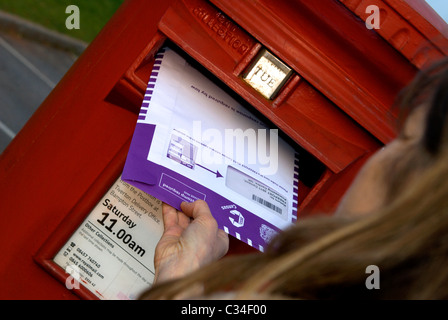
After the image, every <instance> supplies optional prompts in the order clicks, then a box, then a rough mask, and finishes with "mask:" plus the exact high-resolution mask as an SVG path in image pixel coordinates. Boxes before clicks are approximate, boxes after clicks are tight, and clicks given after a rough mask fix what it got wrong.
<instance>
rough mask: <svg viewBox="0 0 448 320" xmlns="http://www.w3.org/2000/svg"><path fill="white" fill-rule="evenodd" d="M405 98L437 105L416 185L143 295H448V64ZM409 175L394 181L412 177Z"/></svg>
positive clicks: (306, 224)
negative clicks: (372, 272) (371, 208)
mask: <svg viewBox="0 0 448 320" xmlns="http://www.w3.org/2000/svg"><path fill="white" fill-rule="evenodd" d="M400 101H401V103H402V104H404V105H406V106H413V105H416V106H417V105H421V104H422V103H423V104H424V103H426V104H428V103H429V111H428V113H427V114H428V116H427V122H426V127H425V133H424V136H423V138H422V140H421V141H420V142H419V143H418V145H416V146H415V150H416V152H414V153H413V154H414V156H419V154H421V155H424V156H425V157H426V158H427V159H429V160H428V161H425V163H426V168H424V170H422V171H421V174H419V176H418V177H419V178H418V181H414V180H413V183H407V184H402V185H400V188H399V192H397V190H395V192H394V197H393V198H392V199H390V201H389V202H388V203H387V205H385V206H384V207H383V208H382V209H380V210H378V212H375V213H374V214H371V215H368V216H365V217H361V218H350V219H349V218H343V217H337V216H330V217H328V216H322V217H313V218H307V219H303V220H301V221H299V222H298V223H297V224H296V225H294V226H292V227H291V228H289V229H288V230H285V231H284V232H282V233H280V234H279V235H278V236H277V237H276V238H275V239H274V240H273V241H272V242H271V243H270V245H269V247H268V249H267V250H266V252H265V253H263V254H250V255H241V256H234V257H227V258H224V259H222V260H221V261H218V262H215V263H212V264H210V265H209V266H207V267H205V268H202V269H200V270H198V271H197V272H194V273H192V274H190V275H188V276H186V277H184V278H182V279H179V280H173V281H169V282H166V283H162V284H160V285H155V286H154V287H153V288H151V289H150V290H149V291H148V292H146V293H145V294H143V295H142V298H150V299H154V298H155V299H157V298H161V299H172V298H176V297H185V294H186V293H187V292H189V290H191V288H196V287H197V286H198V285H200V288H201V295H202V296H203V297H205V296H209V295H212V294H215V293H217V292H228V291H231V292H235V296H234V297H235V298H252V297H254V296H258V295H262V296H263V297H284V298H298V299H334V298H352V299H353V298H354V299H367V298H386V299H387V298H392V299H446V298H448V289H447V288H448V268H447V265H448V139H447V129H446V127H447V126H446V122H447V113H448V60H444V61H442V62H440V63H439V64H437V65H435V66H434V67H433V68H431V69H429V70H427V72H425V73H421V74H420V75H419V76H418V77H416V79H415V81H414V82H413V83H411V84H410V85H409V87H408V88H407V90H405V91H404V93H403V94H402V95H401V96H400ZM429 163H430V164H429ZM403 168H405V169H403V170H401V172H400V173H399V174H396V175H395V177H394V179H396V180H397V179H401V178H402V177H403V176H405V175H406V174H407V173H409V172H408V170H412V166H411V165H408V166H404V167H403ZM397 185H399V184H397ZM370 265H375V266H377V267H378V269H379V271H380V288H379V289H378V290H376V289H372V290H369V289H368V288H367V287H366V279H367V277H368V276H369V274H367V273H366V268H367V267H368V266H370Z"/></svg>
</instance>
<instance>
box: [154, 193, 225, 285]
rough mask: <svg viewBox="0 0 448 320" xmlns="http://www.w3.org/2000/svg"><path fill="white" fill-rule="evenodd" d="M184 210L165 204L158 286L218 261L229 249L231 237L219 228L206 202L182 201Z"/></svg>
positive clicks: (156, 263)
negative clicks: (159, 283) (160, 283)
mask: <svg viewBox="0 0 448 320" xmlns="http://www.w3.org/2000/svg"><path fill="white" fill-rule="evenodd" d="M181 209H182V211H178V210H176V209H175V208H173V207H171V206H170V205H168V204H165V203H163V205H162V214H163V223H164V232H163V235H162V237H161V239H160V241H159V243H158V244H157V247H156V250H155V257H154V266H155V270H156V274H155V279H154V282H155V283H156V282H157V283H158V282H162V281H165V280H170V279H174V278H177V277H181V276H184V275H186V274H188V273H190V272H192V271H194V270H196V269H198V268H200V267H201V266H203V265H205V264H207V263H210V262H212V261H214V260H218V259H219V258H221V257H222V256H224V255H225V254H226V252H227V250H228V248H229V237H228V235H227V234H226V233H225V232H224V231H223V230H220V229H218V224H217V222H216V220H215V219H214V218H213V216H212V214H211V212H210V209H209V207H208V205H207V203H206V202H205V201H202V200H197V201H195V202H192V203H188V202H183V203H182V204H181Z"/></svg>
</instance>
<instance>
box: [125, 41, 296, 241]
mask: <svg viewBox="0 0 448 320" xmlns="http://www.w3.org/2000/svg"><path fill="white" fill-rule="evenodd" d="M157 61H159V62H157ZM151 79H152V80H150V83H149V85H148V91H147V95H146V96H145V101H144V102H143V104H142V109H141V114H140V117H139V120H138V123H137V126H143V125H153V126H154V127H155V129H154V134H153V137H152V141H151V144H150V148H149V152H148V153H147V154H146V155H145V157H146V161H148V163H155V164H157V165H159V168H163V170H165V169H166V170H167V171H164V172H162V173H161V174H160V177H159V178H158V181H157V185H156V186H154V187H152V188H153V189H154V188H158V189H163V190H164V191H165V192H167V193H168V194H171V196H172V197H173V199H174V198H177V200H178V201H194V200H196V199H203V200H205V201H207V202H208V203H209V205H211V204H212V205H211V209H212V207H213V208H215V211H213V210H212V213H213V214H214V215H215V217H217V216H219V217H220V218H221V219H218V222H220V221H221V223H220V226H221V227H222V228H223V229H224V230H225V231H227V232H229V229H233V230H235V231H233V232H230V233H231V234H232V233H233V234H236V236H237V238H238V237H241V238H243V239H242V240H244V241H246V242H248V243H249V244H251V245H252V242H253V241H252V239H253V238H255V237H258V238H260V237H261V238H262V239H263V241H264V242H268V240H269V239H270V238H271V237H272V235H273V234H274V233H275V232H276V230H275V229H283V228H285V227H287V226H288V225H290V224H291V222H294V221H295V219H297V197H296V195H297V182H298V180H297V179H298V176H297V169H298V163H297V158H296V156H297V155H296V153H295V151H294V149H293V148H292V147H291V146H290V145H288V144H287V143H286V142H285V141H284V140H282V139H281V138H280V137H279V136H278V131H277V129H274V130H271V129H270V128H269V127H267V126H266V124H264V123H263V122H261V121H260V120H259V119H257V118H256V117H255V116H254V115H253V114H252V113H250V112H249V111H248V110H246V109H245V108H244V107H243V106H241V105H240V104H239V103H238V102H237V101H235V100H234V99H233V98H231V97H230V96H229V95H228V94H227V93H226V92H224V91H223V90H222V89H221V88H219V87H218V86H217V85H216V84H214V83H213V82H212V81H210V80H209V79H208V78H206V77H205V76H204V75H203V74H201V73H200V72H199V71H197V70H196V69H194V68H193V67H192V66H190V65H189V64H188V63H187V62H186V60H185V59H183V58H182V57H181V56H180V55H178V54H177V53H175V52H174V51H173V50H170V49H165V50H164V51H163V52H162V53H161V54H159V60H156V63H155V67H154V70H153V74H152V77H151ZM136 134H137V131H136V133H135V134H134V138H133V139H141V137H136ZM131 148H132V145H131ZM126 165H127V166H128V165H131V164H128V163H127V164H126ZM160 170H162V169H160ZM173 173H176V176H173ZM123 176H124V177H125V178H126V179H128V181H129V183H132V180H134V181H139V182H144V181H142V180H143V179H142V178H141V177H140V178H139V177H129V176H126V170H125V172H124V174H123ZM192 182H194V184H192ZM196 184H198V185H200V186H201V188H199V187H198V186H197V185H196ZM138 187H141V185H139V186H138ZM202 187H204V188H205V189H207V190H211V191H212V192H213V193H214V194H216V195H219V196H220V197H221V198H224V200H225V201H224V200H223V199H220V200H219V204H218V203H215V202H217V200H216V199H215V198H216V197H214V196H213V195H212V196H210V195H209V194H208V192H205V191H204V189H202ZM182 188H184V190H180V189H182ZM145 191H146V192H148V193H151V191H150V190H149V189H147V190H145ZM154 195H155V196H156V197H158V198H159V199H161V200H163V201H166V199H163V198H161V197H160V194H157V195H156V194H154ZM167 199H169V196H168V198H167ZM173 202H175V201H174V200H173ZM170 204H171V203H170ZM172 205H173V204H172ZM243 209H244V210H243ZM217 211H218V212H217ZM246 211H248V212H250V213H251V214H253V215H255V216H257V217H259V218H261V220H263V221H266V222H267V223H266V224H263V226H259V227H257V230H256V232H255V233H257V234H254V231H253V230H252V231H250V232H249V231H248V230H249V228H247V227H248V224H250V219H248V218H249V217H248V216H247V214H246V213H245V212H246ZM223 214H224V215H225V217H224V218H222V217H221V215H223ZM222 221H226V222H227V223H224V222H222ZM272 226H274V228H273V227H272ZM248 233H251V234H248ZM257 247H258V246H257ZM260 249H262V248H260Z"/></svg>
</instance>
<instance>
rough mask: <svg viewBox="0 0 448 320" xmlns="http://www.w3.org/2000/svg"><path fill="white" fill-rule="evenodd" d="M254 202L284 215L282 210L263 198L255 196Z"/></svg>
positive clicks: (253, 196)
mask: <svg viewBox="0 0 448 320" xmlns="http://www.w3.org/2000/svg"><path fill="white" fill-rule="evenodd" d="M252 200H254V201H257V202H258V203H259V204H262V205H264V206H265V207H267V208H269V209H271V210H274V211H275V212H277V213H279V214H282V208H280V207H277V206H276V205H275V204H273V203H271V202H269V201H267V200H265V199H263V198H261V197H257V196H256V195H255V194H253V195H252Z"/></svg>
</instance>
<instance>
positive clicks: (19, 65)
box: [0, 0, 124, 153]
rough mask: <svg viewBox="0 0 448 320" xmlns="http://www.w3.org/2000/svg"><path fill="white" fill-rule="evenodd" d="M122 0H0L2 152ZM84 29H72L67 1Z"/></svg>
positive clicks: (0, 138) (0, 132) (0, 147)
mask: <svg viewBox="0 0 448 320" xmlns="http://www.w3.org/2000/svg"><path fill="white" fill-rule="evenodd" d="M123 2H124V0H94V1H92V0H39V1H36V0H0V153H2V152H3V150H4V149H5V148H6V146H7V145H8V144H9V143H10V142H11V141H12V139H13V138H14V137H15V135H16V134H17V133H18V132H19V131H20V129H21V128H22V127H23V126H24V125H25V123H26V122H27V120H28V119H29V118H30V117H31V115H32V114H33V113H34V111H35V110H36V109H37V108H38V107H39V105H40V104H41V103H42V102H43V101H44V99H45V98H46V97H47V95H48V94H49V93H50V92H51V90H52V89H53V88H54V87H55V86H56V84H57V83H58V82H59V81H60V80H61V79H62V77H63V76H64V74H65V73H66V72H67V71H68V69H69V68H70V67H71V66H72V64H73V63H74V62H75V61H76V59H77V58H78V57H79V55H80V54H81V53H82V52H83V50H84V49H85V48H86V47H87V45H88V44H89V43H90V42H91V41H92V40H93V39H94V38H95V36H96V35H97V34H98V32H99V31H100V30H101V29H102V27H103V26H104V25H105V24H106V23H107V21H108V20H109V19H110V18H111V17H112V15H113V14H114V12H115V11H116V10H117V9H118V7H119V6H120V5H121V4H122V3H123ZM72 4H74V5H77V6H78V8H79V11H80V29H79V30H77V29H72V30H69V29H67V28H66V24H65V21H66V19H67V18H68V17H69V16H70V13H66V8H67V6H69V5H72Z"/></svg>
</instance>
